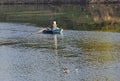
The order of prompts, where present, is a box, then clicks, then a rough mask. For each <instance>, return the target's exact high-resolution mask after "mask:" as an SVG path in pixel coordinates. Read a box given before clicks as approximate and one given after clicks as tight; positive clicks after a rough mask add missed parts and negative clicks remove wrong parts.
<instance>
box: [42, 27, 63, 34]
mask: <svg viewBox="0 0 120 81" xmlns="http://www.w3.org/2000/svg"><path fill="white" fill-rule="evenodd" d="M62 32H63V29H61V28H58V29H55V30H50V29H45V30H43V31H42V33H44V34H61V33H62Z"/></svg>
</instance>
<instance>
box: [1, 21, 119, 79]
mask: <svg viewBox="0 0 120 81" xmlns="http://www.w3.org/2000/svg"><path fill="white" fill-rule="evenodd" d="M39 29H40V28H39V27H34V26H29V25H26V24H12V23H0V81H119V80H120V77H119V73H120V59H119V58H120V50H119V48H120V33H110V32H109V33H107V32H90V31H72V30H64V33H63V34H61V35H47V34H36V31H38V30H39ZM64 68H67V69H68V71H67V72H66V73H64Z"/></svg>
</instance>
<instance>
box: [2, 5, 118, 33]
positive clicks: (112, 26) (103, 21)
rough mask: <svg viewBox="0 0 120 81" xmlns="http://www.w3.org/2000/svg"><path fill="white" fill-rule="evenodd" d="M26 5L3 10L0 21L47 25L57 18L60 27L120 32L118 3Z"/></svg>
mask: <svg viewBox="0 0 120 81" xmlns="http://www.w3.org/2000/svg"><path fill="white" fill-rule="evenodd" d="M24 6H25V5H23V6H20V7H18V8H15V9H12V8H10V9H9V10H7V9H4V10H1V12H0V21H1V22H17V23H30V24H31V25H35V26H43V27H47V26H49V25H51V23H52V21H53V20H56V21H57V23H58V26H59V27H62V28H64V29H69V30H85V31H86V30H88V31H112V32H120V18H119V16H120V15H119V13H120V12H119V11H117V10H118V9H119V7H118V6H117V5H115V6H116V7H114V5H109V6H107V5H86V6H80V5H77V6H75V5H63V6H48V5H47V6H45V5H44V6H38V7H35V8H34V6H33V5H32V7H31V5H29V6H28V7H26V8H23V7H24ZM99 7H102V10H101V8H99Z"/></svg>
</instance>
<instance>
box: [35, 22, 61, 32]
mask: <svg viewBox="0 0 120 81" xmlns="http://www.w3.org/2000/svg"><path fill="white" fill-rule="evenodd" d="M62 32H63V29H61V28H58V27H57V24H56V21H53V25H52V26H49V27H48V28H42V29H41V30H39V31H38V32H37V33H44V34H61V33H62Z"/></svg>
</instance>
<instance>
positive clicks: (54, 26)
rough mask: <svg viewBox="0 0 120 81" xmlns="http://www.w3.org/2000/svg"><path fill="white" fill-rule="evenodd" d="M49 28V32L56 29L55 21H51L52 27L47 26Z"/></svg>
mask: <svg viewBox="0 0 120 81" xmlns="http://www.w3.org/2000/svg"><path fill="white" fill-rule="evenodd" d="M49 28H50V29H51V30H56V29H58V27H57V24H56V21H53V24H52V26H49Z"/></svg>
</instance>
